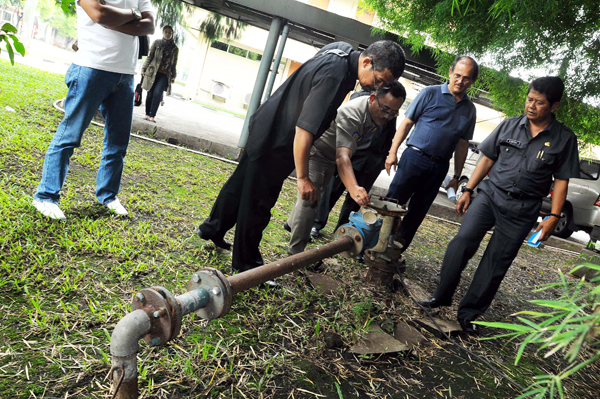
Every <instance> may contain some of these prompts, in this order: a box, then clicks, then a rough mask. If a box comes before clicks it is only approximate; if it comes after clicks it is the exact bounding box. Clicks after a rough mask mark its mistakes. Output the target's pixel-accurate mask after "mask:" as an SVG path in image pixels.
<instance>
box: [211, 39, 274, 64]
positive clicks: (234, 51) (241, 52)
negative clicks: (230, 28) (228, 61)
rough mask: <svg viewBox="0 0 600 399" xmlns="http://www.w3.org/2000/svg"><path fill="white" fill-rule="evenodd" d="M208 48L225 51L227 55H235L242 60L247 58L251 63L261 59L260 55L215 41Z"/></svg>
mask: <svg viewBox="0 0 600 399" xmlns="http://www.w3.org/2000/svg"><path fill="white" fill-rule="evenodd" d="M210 47H212V48H216V49H217V50H221V51H226V52H228V53H229V54H233V55H237V56H239V57H242V58H247V59H249V60H252V61H260V60H261V59H262V55H261V54H258V53H255V52H254V51H250V50H246V49H243V48H241V47H237V46H234V45H232V44H227V43H223V42H217V41H215V42H212V44H211V45H210Z"/></svg>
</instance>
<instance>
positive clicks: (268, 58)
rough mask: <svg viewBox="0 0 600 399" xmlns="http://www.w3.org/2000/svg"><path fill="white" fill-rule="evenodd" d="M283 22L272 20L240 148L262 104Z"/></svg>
mask: <svg viewBox="0 0 600 399" xmlns="http://www.w3.org/2000/svg"><path fill="white" fill-rule="evenodd" d="M281 23H282V20H281V18H279V17H275V18H273V21H272V22H271V28H270V29H269V36H268V38H267V44H266V45H265V50H264V51H263V55H262V59H261V61H260V66H259V67H258V74H257V76H256V81H255V82H254V89H253V90H252V97H250V103H249V104H248V112H247V113H246V119H244V127H243V128H242V135H241V136H240V141H239V142H238V147H240V148H244V147H246V142H247V141H248V134H249V130H248V124H249V123H250V118H251V117H252V115H253V114H254V112H256V110H257V109H258V107H259V106H260V98H261V97H262V93H263V91H264V90H265V83H266V82H267V76H268V74H269V68H270V67H271V62H272V61H273V54H274V53H275V47H276V46H277V37H278V36H279V32H281Z"/></svg>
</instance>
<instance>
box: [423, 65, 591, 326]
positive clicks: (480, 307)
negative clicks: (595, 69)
mask: <svg viewBox="0 0 600 399" xmlns="http://www.w3.org/2000/svg"><path fill="white" fill-rule="evenodd" d="M563 91H564V84H563V82H562V80H561V79H560V78H558V77H555V76H547V77H543V78H538V79H535V80H533V81H532V82H531V84H530V85H529V91H528V93H527V99H526V101H525V115H521V116H515V117H512V118H508V119H506V120H504V121H503V122H502V123H501V124H500V125H498V127H497V128H496V130H494V131H493V132H492V134H491V135H490V136H489V137H488V138H487V139H485V140H484V141H483V143H481V144H480V145H479V146H478V148H479V151H480V152H481V154H482V156H481V159H480V161H479V163H478V164H477V167H476V168H475V171H474V172H473V174H472V175H471V178H470V179H469V182H468V183H467V186H466V189H465V192H464V193H463V194H462V195H461V196H460V198H459V200H458V202H457V203H456V210H457V212H458V213H459V214H461V215H462V214H463V213H465V211H466V210H467V208H468V209H469V211H468V212H467V213H466V214H465V216H464V218H463V220H462V225H461V227H460V230H459V231H458V234H457V235H456V237H454V238H453V239H452V241H450V244H448V248H447V249H446V255H445V256H444V262H443V263H442V271H441V275H440V283H439V285H438V287H437V289H436V291H435V293H434V294H433V297H432V298H430V299H428V300H426V301H423V302H420V304H421V305H422V306H425V307H428V308H435V307H438V306H448V305H450V304H451V302H452V296H453V295H454V291H455V290H456V287H457V286H458V283H459V281H460V275H461V273H462V271H463V270H464V268H465V266H466V265H467V262H468V261H469V259H471V257H473V255H474V254H475V252H476V251H477V249H478V248H479V244H480V243H481V240H482V239H483V237H484V236H485V234H486V233H487V231H488V230H490V229H491V228H492V227H494V233H493V234H492V238H491V239H490V242H489V244H488V246H487V248H486V250H485V253H484V254H483V258H482V259H481V262H480V263H479V267H478V268H477V271H476V272H475V276H474V277H473V281H472V282H471V285H470V287H469V290H468V291H467V293H466V294H465V296H464V297H463V299H462V301H461V302H460V305H459V306H458V321H459V322H460V324H461V326H462V328H463V330H464V331H465V332H468V333H476V332H477V327H476V326H475V325H474V324H473V323H471V322H472V321H473V320H475V318H477V317H478V316H480V315H482V314H483V313H484V312H485V311H486V309H487V308H488V306H489V305H490V304H491V303H492V300H493V299H494V296H495V295H496V292H497V291H498V288H499V287H500V283H501V282H502V279H503V278H504V275H505V274H506V272H507V271H508V268H509V267H510V265H511V263H512V261H513V259H514V258H515V257H516V256H517V253H518V252H519V249H520V248H521V244H522V243H523V240H524V239H525V237H527V234H529V232H530V231H531V228H532V227H533V225H534V223H535V222H536V220H537V218H538V215H539V211H540V208H541V204H542V198H543V197H545V196H546V195H547V194H548V192H549V191H550V187H551V185H552V177H554V188H553V192H552V211H551V212H552V213H551V214H550V216H549V218H548V219H546V220H544V221H542V222H541V223H540V225H539V226H538V228H537V229H536V231H539V230H540V229H541V230H542V237H541V239H542V240H546V239H547V238H548V237H549V236H550V234H552V232H553V231H554V228H555V227H556V224H557V223H558V220H559V218H560V213H561V211H562V207H563V205H564V203H565V199H566V197H567V188H568V185H569V179H570V178H572V177H579V153H578V151H577V138H576V136H575V134H573V132H572V131H571V130H570V129H569V128H567V127H566V126H565V125H563V124H562V123H560V122H558V121H557V120H556V118H555V117H554V114H553V112H554V111H555V110H556V109H557V108H558V106H559V101H560V99H561V97H562V95H563ZM488 172H489V180H484V181H483V182H481V180H482V179H483V178H484V177H485V176H486V175H487V174H488ZM479 182H481V184H479ZM478 184H479V193H480V194H479V195H478V196H477V197H475V199H474V200H473V203H472V204H471V194H472V193H473V189H474V188H475V187H476V186H477V185H478ZM469 204H470V206H469Z"/></svg>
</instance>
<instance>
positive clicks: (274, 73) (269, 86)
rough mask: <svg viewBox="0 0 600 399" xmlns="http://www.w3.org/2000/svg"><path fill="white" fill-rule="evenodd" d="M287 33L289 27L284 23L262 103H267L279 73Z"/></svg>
mask: <svg viewBox="0 0 600 399" xmlns="http://www.w3.org/2000/svg"><path fill="white" fill-rule="evenodd" d="M289 31H290V26H289V25H288V24H287V22H285V23H284V25H283V30H282V31H281V37H280V38H279V46H278V47H277V54H275V61H273V68H271V76H269V83H268V84H267V90H265V96H264V97H263V103H264V102H265V101H267V99H268V98H269V97H271V92H272V91H273V86H274V85H275V78H276V77H277V74H278V73H279V63H281V56H282V55H283V49H284V48H285V42H286V40H287V36H288V32H289Z"/></svg>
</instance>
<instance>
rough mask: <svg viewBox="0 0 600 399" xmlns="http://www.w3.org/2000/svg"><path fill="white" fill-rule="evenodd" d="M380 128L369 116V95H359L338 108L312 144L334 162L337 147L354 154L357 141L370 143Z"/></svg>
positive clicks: (322, 154)
mask: <svg viewBox="0 0 600 399" xmlns="http://www.w3.org/2000/svg"><path fill="white" fill-rule="evenodd" d="M380 130H381V129H378V128H377V125H375V123H374V122H373V119H372V118H371V113H370V112H369V97H368V96H364V97H359V98H356V99H354V100H350V101H348V102H347V103H345V104H343V105H342V106H341V107H340V108H338V111H337V116H336V117H335V120H334V121H333V122H332V123H331V126H329V129H327V130H326V131H325V133H323V135H322V136H321V137H320V138H319V139H318V140H316V141H315V142H314V144H313V146H314V147H315V148H316V149H317V150H318V151H319V152H320V155H321V156H323V157H324V158H326V159H329V160H331V161H332V162H335V158H336V149H337V148H338V147H345V148H349V149H350V151H351V152H352V153H353V154H354V153H355V152H356V148H357V143H363V142H365V143H370V140H371V137H372V136H373V135H374V134H377V133H376V132H379V131H380Z"/></svg>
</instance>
